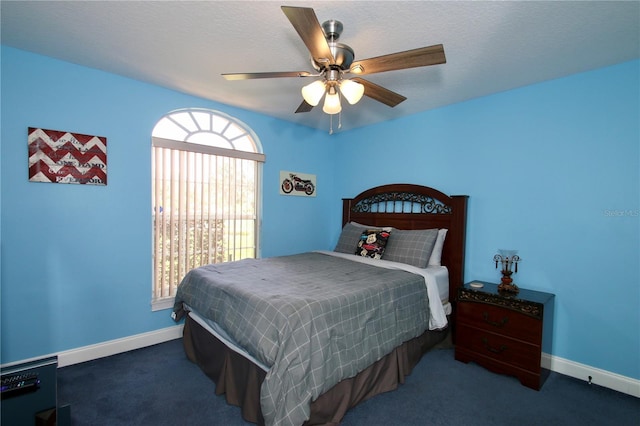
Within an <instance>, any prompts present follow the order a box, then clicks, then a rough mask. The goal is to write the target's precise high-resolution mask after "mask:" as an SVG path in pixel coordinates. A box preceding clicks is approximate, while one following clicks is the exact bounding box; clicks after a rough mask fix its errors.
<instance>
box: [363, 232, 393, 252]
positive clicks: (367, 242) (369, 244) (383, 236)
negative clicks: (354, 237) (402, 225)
mask: <svg viewBox="0 0 640 426" xmlns="http://www.w3.org/2000/svg"><path fill="white" fill-rule="evenodd" d="M389 235H390V232H389V231H385V230H384V229H367V230H366V231H364V232H362V234H360V241H359V242H358V248H357V249H356V254H357V255H360V256H363V257H371V258H373V259H381V258H382V254H383V253H384V248H385V246H386V245H387V240H388V239H389Z"/></svg>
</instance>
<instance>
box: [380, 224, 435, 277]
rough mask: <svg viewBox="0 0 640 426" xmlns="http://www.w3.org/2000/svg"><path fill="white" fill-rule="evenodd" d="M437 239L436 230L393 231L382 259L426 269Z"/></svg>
mask: <svg viewBox="0 0 640 426" xmlns="http://www.w3.org/2000/svg"><path fill="white" fill-rule="evenodd" d="M437 238H438V230H437V229H418V230H411V231H409V230H402V229H394V230H393V233H392V234H391V236H390V237H389V242H388V244H387V247H386V249H385V251H384V257H383V259H384V260H392V261H394V262H401V263H406V264H407V265H412V266H416V267H418V268H426V267H427V264H428V262H429V258H430V257H431V253H432V252H433V247H434V246H435V244H436V239H437Z"/></svg>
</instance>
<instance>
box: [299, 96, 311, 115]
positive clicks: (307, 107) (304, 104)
mask: <svg viewBox="0 0 640 426" xmlns="http://www.w3.org/2000/svg"><path fill="white" fill-rule="evenodd" d="M312 109H313V105H311V104H308V103H307V101H305V100H304V99H303V100H302V103H301V104H300V106H298V109H297V110H296V114H297V113H299V112H309V111H311V110H312Z"/></svg>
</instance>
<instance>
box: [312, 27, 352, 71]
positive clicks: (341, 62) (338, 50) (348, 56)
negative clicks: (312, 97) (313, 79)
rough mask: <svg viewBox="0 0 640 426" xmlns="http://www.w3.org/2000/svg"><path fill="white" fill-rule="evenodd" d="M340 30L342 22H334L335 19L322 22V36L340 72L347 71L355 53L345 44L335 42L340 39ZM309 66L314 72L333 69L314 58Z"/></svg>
mask: <svg viewBox="0 0 640 426" xmlns="http://www.w3.org/2000/svg"><path fill="white" fill-rule="evenodd" d="M342 29H343V25H342V22H340V21H336V20H335V19H331V20H329V21H324V22H323V23H322V31H324V36H325V38H326V39H327V44H328V45H329V49H330V50H331V54H332V55H333V58H334V59H335V65H336V68H339V69H341V70H348V69H349V67H351V64H352V63H353V60H354V58H355V53H354V52H353V49H352V48H351V47H349V46H347V45H346V44H343V43H338V42H336V40H338V38H340V34H342ZM311 65H312V66H313V68H315V69H316V71H323V70H325V69H329V68H333V67H330V66H329V65H328V64H327V63H325V62H318V61H316V60H315V59H314V58H311Z"/></svg>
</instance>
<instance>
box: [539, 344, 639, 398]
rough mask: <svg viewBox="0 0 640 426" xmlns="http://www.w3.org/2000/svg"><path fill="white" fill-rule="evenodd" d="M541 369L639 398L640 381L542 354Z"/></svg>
mask: <svg viewBox="0 0 640 426" xmlns="http://www.w3.org/2000/svg"><path fill="white" fill-rule="evenodd" d="M542 367H543V368H546V369H548V370H551V371H555V372H556V373H560V374H564V375H565V376H569V377H574V378H576V379H582V380H584V381H585V382H587V383H589V382H591V383H592V384H594V385H598V386H603V387H605V388H609V389H613V390H615V391H618V392H622V393H626V394H628V395H632V396H635V397H636V398H640V380H636V379H632V378H630V377H626V376H622V375H620V374H616V373H612V372H610V371H606V370H601V369H599V368H595V367H591V366H589V365H585V364H580V363H578V362H574V361H569V360H568V359H564V358H560V357H557V356H553V355H549V354H545V353H543V354H542Z"/></svg>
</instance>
